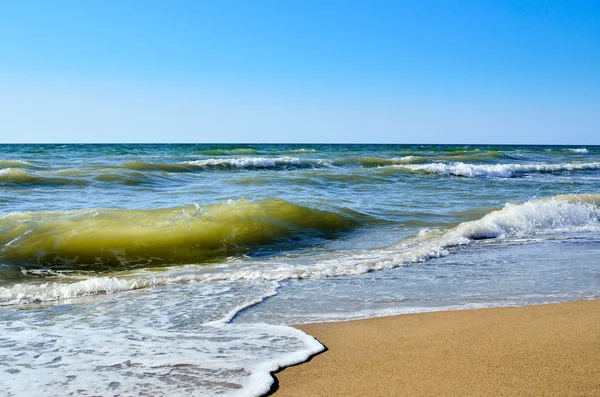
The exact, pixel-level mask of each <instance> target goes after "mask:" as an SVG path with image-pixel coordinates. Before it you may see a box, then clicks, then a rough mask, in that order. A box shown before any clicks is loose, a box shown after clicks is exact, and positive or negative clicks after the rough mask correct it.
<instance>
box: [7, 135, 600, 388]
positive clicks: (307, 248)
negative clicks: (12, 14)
mask: <svg viewBox="0 0 600 397" xmlns="http://www.w3.org/2000/svg"><path fill="white" fill-rule="evenodd" d="M599 258H600V147H598V146H588V145H586V146H523V145H519V146H509V145H502V146H482V145H345V144H338V145H316V144H235V145H230V144H155V145H150V144H148V145H140V144H97V145H91V144H90V145H75V144H73V145H38V144H26V145H0V390H1V391H2V392H1V394H2V395H4V396H261V395H264V394H266V393H269V391H270V390H271V388H272V385H273V377H272V372H273V371H276V370H277V369H279V368H282V367H285V366H288V365H293V364H297V363H301V362H303V361H305V360H307V359H308V358H309V357H311V356H312V355H314V354H317V353H319V352H321V351H322V350H323V349H324V347H323V346H322V345H321V344H320V343H319V341H317V340H316V339H315V338H313V337H312V336H310V335H307V334H305V333H303V332H301V331H300V330H298V329H296V328H293V327H292V325H294V324H300V323H309V322H329V321H345V320H351V319H359V318H368V317H377V316H387V315H395V314H404V313H417V312H427V311H441V310H458V309H473V308H484V307H500V306H525V305H532V304H544V303H551V302H563V301H572V300H585V299H596V298H598V297H599V295H600V259H599ZM364 343H369V341H364Z"/></svg>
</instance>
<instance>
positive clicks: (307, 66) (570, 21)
mask: <svg viewBox="0 0 600 397" xmlns="http://www.w3.org/2000/svg"><path fill="white" fill-rule="evenodd" d="M0 141H1V142H199V143H201V142H375V143H541V144H551V143H556V144H600V1H597V0H590V1H580V0H549V1H541V0H521V1H508V0H505V1H501V0H497V1H493V0H488V1H485V0H480V1H476V0H463V1H458V0H405V1H402V0H395V1H385V0H364V1H355V0H339V1H328V0H315V1H310V0H304V1H297V0H277V1H276V0H272V1H263V0H239V1H232V0H214V1H202V0H196V1H181V0H179V1H178V0H164V1H153V0H143V1H142V0H140V1H134V0H118V1H111V0H74V1H62V0H53V1H47V0H45V1H28V0H19V1H14V0H0Z"/></svg>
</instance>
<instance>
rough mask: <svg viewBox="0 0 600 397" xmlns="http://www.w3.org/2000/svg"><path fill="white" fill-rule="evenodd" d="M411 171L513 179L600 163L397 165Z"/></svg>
mask: <svg viewBox="0 0 600 397" xmlns="http://www.w3.org/2000/svg"><path fill="white" fill-rule="evenodd" d="M394 167H398V168H403V169H406V170H410V171H420V172H431V173H436V174H441V175H456V176H465V177H469V178H476V177H494V178H512V177H515V176H518V175H520V174H527V173H533V172H561V171H583V170H595V169H600V162H590V163H560V164H552V163H530V164H469V163H462V162H454V163H429V164H406V165H395V166H394Z"/></svg>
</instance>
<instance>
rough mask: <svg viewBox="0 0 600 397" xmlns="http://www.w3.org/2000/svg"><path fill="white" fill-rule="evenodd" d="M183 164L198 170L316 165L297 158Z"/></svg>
mask: <svg viewBox="0 0 600 397" xmlns="http://www.w3.org/2000/svg"><path fill="white" fill-rule="evenodd" d="M181 164H185V165H187V166H193V167H197V168H278V167H279V168H285V167H290V166H292V167H302V166H303V167H310V166H314V165H315V163H314V162H311V161H306V160H301V159H299V158H296V157H237V158H218V159H202V160H194V161H186V162H183V163H181Z"/></svg>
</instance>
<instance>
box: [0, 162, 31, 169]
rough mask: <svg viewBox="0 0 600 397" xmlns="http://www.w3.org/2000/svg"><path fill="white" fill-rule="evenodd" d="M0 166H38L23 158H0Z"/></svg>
mask: <svg viewBox="0 0 600 397" xmlns="http://www.w3.org/2000/svg"><path fill="white" fill-rule="evenodd" d="M0 168H39V167H38V166H36V165H33V164H32V163H30V162H29V161H23V160H0Z"/></svg>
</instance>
